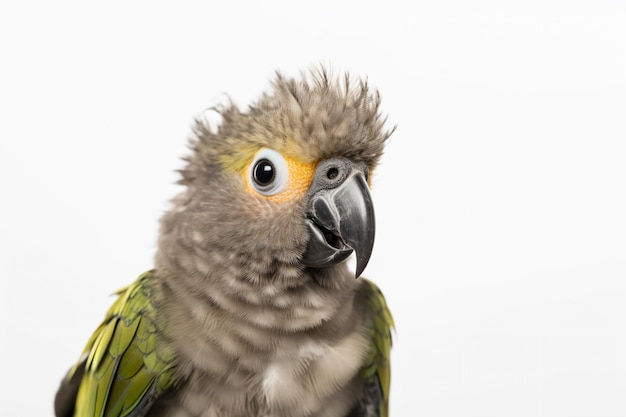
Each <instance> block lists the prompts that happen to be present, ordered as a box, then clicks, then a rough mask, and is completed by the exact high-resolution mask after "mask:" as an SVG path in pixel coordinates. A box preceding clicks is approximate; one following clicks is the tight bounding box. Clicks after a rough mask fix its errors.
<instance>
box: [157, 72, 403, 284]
mask: <svg viewBox="0 0 626 417" xmlns="http://www.w3.org/2000/svg"><path fill="white" fill-rule="evenodd" d="M272 87H273V88H272V89H271V91H269V92H268V93H265V94H263V95H262V96H261V97H260V99H258V101H256V102H255V103H253V104H252V105H250V106H249V108H248V109H246V110H245V111H241V110H240V109H239V108H237V107H236V106H235V105H232V104H228V105H225V106H222V107H218V108H216V109H214V110H215V111H217V112H218V114H219V115H220V116H221V123H220V124H219V126H217V127H211V126H209V124H208V123H207V122H206V120H205V119H203V118H199V119H198V120H196V123H195V125H194V128H193V138H192V142H191V148H192V154H191V155H190V156H188V157H187V158H185V160H186V166H185V167H184V168H183V169H182V170H181V174H182V179H181V181H180V183H181V184H182V185H184V186H185V187H186V188H185V191H184V192H183V193H182V194H180V195H179V196H178V197H176V198H175V199H174V200H173V205H174V207H173V208H172V209H171V210H170V211H169V212H168V213H166V215H165V216H164V217H163V220H162V226H161V235H160V241H159V252H158V254H157V264H160V267H161V268H162V269H163V268H166V269H167V268H170V269H171V268H174V267H176V268H182V269H184V270H186V271H188V272H189V273H192V274H193V273H195V274H205V275H207V276H209V275H211V274H212V273H213V272H215V270H216V269H217V268H219V265H224V270H222V271H221V272H220V273H221V274H222V276H223V275H224V274H227V275H228V276H232V277H237V279H238V282H240V283H241V282H246V283H248V284H255V283H256V284H258V283H262V282H267V281H272V282H277V281H281V280H282V281H283V282H285V283H287V284H286V285H287V286H289V285H296V284H295V283H296V282H297V281H298V280H301V279H306V277H309V278H310V277H313V278H315V279H316V280H318V281H324V277H325V276H330V275H331V274H330V273H329V270H332V269H333V268H340V267H341V268H345V267H346V266H345V262H344V261H345V260H346V259H347V258H348V257H349V256H350V255H351V254H352V253H354V254H355V256H356V271H355V275H356V277H358V276H359V275H361V273H362V272H363V269H364V268H365V266H366V265H367V263H368V260H369V258H370V255H371V253H372V248H373V244H374V232H375V221H374V209H373V204H372V199H371V196H370V192H369V183H370V176H371V174H372V171H373V170H374V168H375V167H376V165H377V164H378V161H379V158H380V156H381V155H382V152H383V147H384V143H385V141H386V140H387V138H388V137H389V136H390V134H391V131H392V129H391V130H388V129H386V128H385V121H386V120H385V117H384V116H383V115H382V114H381V113H380V111H379V103H380V98H379V95H378V93H377V92H375V91H374V92H372V91H370V89H369V87H368V85H367V83H366V82H365V81H362V80H361V81H356V82H354V81H351V79H350V78H349V77H348V76H347V75H346V77H345V78H343V79H340V80H335V79H333V78H332V77H331V76H329V74H328V72H327V71H326V70H325V69H323V68H322V69H314V70H312V71H310V72H308V73H305V74H303V75H302V77H301V78H300V79H294V78H286V77H284V76H282V75H280V74H277V76H276V78H275V79H274V81H273V84H272ZM353 276H354V275H353ZM289 283H291V284H289ZM238 285H241V284H238ZM326 285H332V283H326ZM233 291H234V289H233Z"/></svg>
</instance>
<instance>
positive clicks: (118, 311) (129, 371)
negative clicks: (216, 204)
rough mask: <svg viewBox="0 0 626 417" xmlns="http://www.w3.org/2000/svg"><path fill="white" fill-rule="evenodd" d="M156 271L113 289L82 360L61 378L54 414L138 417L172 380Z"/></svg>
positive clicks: (66, 415)
mask: <svg viewBox="0 0 626 417" xmlns="http://www.w3.org/2000/svg"><path fill="white" fill-rule="evenodd" d="M154 274H155V272H154V271H148V272H146V273H144V274H143V275H141V276H140V277H139V278H138V279H137V280H136V281H135V282H134V283H133V284H131V285H129V286H128V287H125V288H123V289H121V290H119V291H118V292H117V295H118V298H117V300H116V301H115V302H114V303H113V305H112V306H111V308H110V309H109V311H108V312H107V314H106V317H105V319H104V320H103V322H102V323H101V324H100V326H99V327H98V328H97V329H96V331H95V332H94V333H93V335H92V336H91V338H90V339H89V341H88V343H87V346H86V347H85V350H84V351H83V354H82V356H81V359H80V361H79V362H78V364H76V365H75V366H74V367H73V368H72V369H70V371H69V372H68V374H67V375H66V377H65V378H64V379H63V381H62V382H61V386H60V387H59V390H58V392H57V394H56V398H55V414H56V416H57V417H70V416H72V415H76V416H85V417H96V416H97V417H112V416H116V417H118V416H119V417H122V416H124V417H126V416H129V417H139V416H143V415H145V413H146V412H147V411H148V409H149V407H150V406H151V405H152V403H153V402H154V400H156V398H158V397H159V396H161V394H163V393H164V392H165V391H167V389H168V388H170V387H171V386H172V385H173V383H174V362H175V361H174V354H173V351H172V350H171V348H170V347H169V344H168V343H167V341H166V340H165V339H164V337H165V336H164V334H163V324H162V323H159V322H158V321H157V314H156V313H157V309H156V308H155V303H158V296H157V294H156V291H155V275H154Z"/></svg>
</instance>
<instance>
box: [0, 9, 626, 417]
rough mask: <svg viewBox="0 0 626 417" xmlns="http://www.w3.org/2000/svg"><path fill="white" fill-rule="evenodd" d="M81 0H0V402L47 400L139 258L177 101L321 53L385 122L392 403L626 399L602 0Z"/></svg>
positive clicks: (623, 65) (611, 68)
mask: <svg viewBox="0 0 626 417" xmlns="http://www.w3.org/2000/svg"><path fill="white" fill-rule="evenodd" d="M86 3H87V2H75V3H69V2H67V1H59V0H56V1H39V2H32V3H29V2H17V1H15V2H13V4H11V3H10V2H9V3H7V2H3V3H2V6H0V54H1V58H0V59H1V62H0V181H1V185H0V199H1V204H0V207H1V208H0V210H1V214H2V216H1V219H2V223H1V224H0V238H1V244H2V248H1V253H0V255H1V257H0V260H1V262H0V274H1V277H2V286H1V295H2V299H1V306H2V310H1V315H2V321H1V323H2V332H1V334H0V337H1V340H2V344H1V346H2V352H1V355H0V356H1V362H0V363H1V369H0V378H1V380H2V384H3V385H4V387H2V389H1V390H0V393H1V396H2V397H1V398H0V401H1V404H2V405H1V408H2V410H3V411H2V412H1V413H2V415H7V416H8V415H23V416H46V415H51V414H52V398H53V395H54V392H55V390H56V387H57V384H58V381H59V379H60V378H61V377H62V375H63V374H64V372H65V371H66V369H67V368H68V367H69V366H70V365H71V364H72V363H73V362H74V361H75V360H76V359H77V358H78V356H79V354H80V351H81V349H82V347H83V345H84V343H85V342H86V340H87V338H88V336H89V335H90V334H91V332H92V331H93V330H94V329H95V327H96V325H97V324H98V323H99V321H100V320H101V319H102V317H103V315H104V312H105V311H106V309H107V307H108V306H109V305H110V303H111V302H112V300H113V298H112V297H109V296H108V295H109V294H110V293H112V292H113V291H114V290H116V289H117V288H119V287H121V286H123V285H125V284H127V283H129V282H131V281H132V280H133V279H134V278H135V277H136V276H137V275H138V274H139V273H141V272H143V271H144V270H146V269H148V268H150V267H151V266H152V257H153V254H154V251H155V241H156V233H157V221H158V218H159V217H160V215H161V214H162V213H163V211H164V210H165V209H166V208H167V207H168V206H167V201H168V199H169V198H171V197H172V196H173V195H174V194H175V193H176V192H178V191H179V188H178V187H177V186H175V185H174V182H175V181H176V180H177V178H178V176H177V174H176V173H175V170H176V169H178V168H180V167H181V166H182V162H181V160H180V157H181V156H183V155H185V154H186V153H187V148H186V143H187V136H188V133H189V127H190V125H191V121H192V119H193V118H194V117H195V116H196V115H197V114H198V113H200V112H201V111H202V110H203V109H205V108H206V107H208V106H209V105H210V104H211V103H213V102H214V100H215V98H216V97H219V96H220V95H221V94H222V93H224V92H226V93H228V94H230V96H231V97H232V98H233V100H234V101H235V102H236V103H238V104H239V105H240V106H241V107H245V106H246V105H247V104H248V103H250V101H252V100H254V99H255V98H256V97H257V96H258V95H259V94H260V93H261V92H262V91H264V90H266V89H267V87H268V79H269V78H271V77H272V76H273V71H274V70H276V69H278V70H281V71H284V72H285V73H287V74H291V75H297V73H298V71H300V70H302V69H306V68H308V67H309V66H311V65H313V64H316V63H320V62H322V63H326V64H330V65H331V66H332V67H333V68H334V69H335V70H336V72H338V73H339V72H341V71H344V70H349V71H351V72H352V73H354V74H355V75H358V76H367V77H368V78H369V81H370V83H371V84H372V85H374V86H376V87H377V88H378V89H379V90H380V91H381V93H382V97H383V109H384V111H385V112H386V113H388V114H389V117H390V122H391V123H393V124H395V123H397V125H398V129H397V131H396V133H395V134H394V136H393V139H392V141H391V142H390V143H389V146H388V148H387V154H386V155H385V157H384V160H383V163H382V165H381V167H380V169H379V170H378V171H377V173H376V174H377V177H376V178H375V180H374V186H373V195H374V198H375V201H376V209H377V220H378V230H377V243H376V246H375V248H374V254H373V257H372V260H371V262H370V265H369V266H368V268H367V270H366V272H365V275H366V276H369V277H372V278H373V279H374V280H375V281H376V282H377V283H378V284H379V285H380V287H381V288H382V289H383V290H384V292H385V294H386V295H387V298H388V302H389V304H390V306H391V308H392V310H393V313H394V315H395V318H396V321H397V334H396V338H395V345H394V351H393V379H392V403H391V414H392V415H393V416H396V417H398V416H427V417H436V416H455V417H456V416H476V417H485V416H494V417H495V416H507V417H512V416H549V417H552V416H568V417H570V416H603V417H610V416H621V417H623V416H624V415H626V3H624V2H623V1H617V0H616V1H602V0H600V1H589V2H584V1H562V2H559V1H540V0H536V1H519V2H512V1H500V2H498V1H495V0H494V1H488V0H479V1H474V2H467V1H461V0H459V1H452V0H437V1H423V2H404V3H399V2H398V3H396V2H392V1H387V2H368V1H350V2H348V1H346V2H340V1H334V2H331V1H321V0H318V1H315V2H306V3H304V2H295V1H283V2H276V1H265V2H252V1H249V2H237V1H219V2H218V1H204V2H200V1H199V2H195V3H187V2H179V3H178V5H177V6H176V7H173V6H165V5H163V4H160V3H157V2H142V3H139V2H119V3H118V2H112V1H107V2H102V4H101V5H98V6H96V5H93V4H90V5H87V4H86ZM172 3H173V2H172ZM409 5H410V6H409ZM7 410H8V411H7ZM18 410H20V411H18Z"/></svg>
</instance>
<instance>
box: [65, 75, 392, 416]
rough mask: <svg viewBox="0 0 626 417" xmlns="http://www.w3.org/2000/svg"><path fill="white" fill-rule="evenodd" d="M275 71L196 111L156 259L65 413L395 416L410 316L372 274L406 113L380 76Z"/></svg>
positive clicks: (72, 382) (69, 396) (91, 351)
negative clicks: (254, 91) (384, 175)
mask: <svg viewBox="0 0 626 417" xmlns="http://www.w3.org/2000/svg"><path fill="white" fill-rule="evenodd" d="M269 84H270V87H268V89H267V91H266V92H264V93H262V94H261V95H260V96H259V98H258V99H256V101H252V102H251V104H249V105H248V106H247V107H246V108H243V109H241V108H240V107H238V106H237V105H235V104H233V102H232V100H230V98H229V100H228V101H229V102H228V103H226V104H220V105H215V106H214V107H212V108H210V109H209V110H211V111H213V112H215V113H216V114H217V115H218V116H219V122H217V123H213V122H210V121H209V120H208V117H207V116H206V114H203V115H200V116H198V117H196V118H195V119H194V121H193V123H192V125H191V128H190V137H189V155H187V156H184V157H183V158H182V163H181V166H183V168H181V169H180V170H179V172H178V175H180V176H179V180H178V182H179V184H180V185H181V190H182V191H180V193H179V194H178V195H176V196H175V197H173V199H172V200H171V201H170V202H169V203H168V204H169V205H168V207H167V208H166V210H165V211H164V213H163V215H162V217H161V219H160V223H159V233H158V238H157V245H156V250H155V256H154V264H153V266H152V269H150V270H148V271H147V272H144V273H143V274H141V275H140V276H139V277H138V278H137V279H136V281H134V282H133V283H132V284H130V285H128V286H127V287H125V288H122V289H120V290H119V291H117V292H116V293H115V295H116V296H117V298H116V299H115V301H114V302H113V304H112V306H111V307H110V309H109V310H108V312H107V313H106V315H105V318H104V320H103V321H102V323H101V324H100V325H99V327H97V329H96V330H95V332H94V333H93V334H92V336H91V337H90V338H89V340H88V342H87V344H86V347H85V348H84V350H83V352H82V354H81V355H80V358H79V359H78V361H77V363H76V364H75V365H73V366H71V367H70V368H69V371H68V372H67V374H66V375H65V376H64V377H63V378H62V380H61V383H60V386H59V388H58V390H57V392H56V395H55V398H54V412H55V415H56V417H71V416H75V417H113V416H116V417H117V416H120V417H122V416H123V417H144V416H147V417H164V416H175V417H201V416H202V417H243V416H246V417H248V416H258V417H261V416H263V417H313V416H315V417H322V416H324V417H374V416H376V417H387V416H388V415H389V397H390V378H391V372H390V351H391V345H392V333H393V332H395V327H394V322H393V318H392V316H391V313H390V310H389V308H388V306H387V303H386V301H385V298H384V296H383V294H382V292H381V291H380V289H379V288H378V287H377V286H376V285H375V284H374V283H373V282H372V281H370V280H368V279H366V278H363V277H361V274H362V273H363V271H364V269H365V267H366V265H367V264H368V262H369V259H370V257H371V254H372V251H373V246H374V237H375V218H374V204H373V200H372V196H371V193H370V186H371V181H372V180H371V178H372V174H373V172H374V170H375V168H376V167H377V165H378V164H379V161H380V158H381V156H382V154H383V150H384V147H385V145H386V143H387V141H388V139H389V138H390V136H391V135H392V133H393V131H394V130H395V126H393V127H388V121H387V119H388V118H387V116H386V115H384V114H383V113H382V111H381V105H380V103H381V96H380V93H379V92H378V90H377V89H374V88H372V87H370V86H369V82H368V80H367V79H366V78H363V77H356V78H354V77H353V76H352V75H351V74H349V73H348V72H346V73H344V74H343V76H335V75H333V74H332V72H331V71H329V69H328V68H326V67H324V66H321V67H313V68H309V69H306V70H303V71H301V72H300V73H299V75H297V76H287V75H284V74H283V73H282V72H280V71H276V72H275V74H274V75H273V77H272V78H271V79H270V83H269ZM207 111H208V110H207ZM350 260H352V261H350Z"/></svg>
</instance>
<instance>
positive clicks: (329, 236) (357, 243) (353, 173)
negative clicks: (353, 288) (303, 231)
mask: <svg viewBox="0 0 626 417" xmlns="http://www.w3.org/2000/svg"><path fill="white" fill-rule="evenodd" d="M366 175H367V167H366V166H365V165H364V164H361V165H358V164H355V163H353V162H351V161H349V160H348V159H345V158H332V159H328V160H325V161H323V162H321V163H320V164H319V165H318V167H317V169H316V172H315V176H314V178H313V182H312V184H311V187H310V188H309V192H308V197H309V201H308V210H307V220H308V229H309V243H308V246H307V249H306V251H305V253H304V257H303V259H302V261H303V263H304V264H305V265H307V266H310V267H314V268H324V267H328V266H331V265H335V264H337V263H339V262H341V261H343V260H345V259H346V258H347V257H348V256H349V255H350V254H351V253H352V252H353V251H354V252H355V254H356V273H355V275H356V277H357V278H358V277H359V276H360V275H361V273H362V272H363V270H364V269H365V267H366V266H367V263H368V261H369V259H370V256H371V254H372V248H373V247H374V236H375V230H376V224H375V219H374V206H373V203H372V198H371V195H370V192H369V187H368V185H367V181H366V180H365V176H366Z"/></svg>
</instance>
